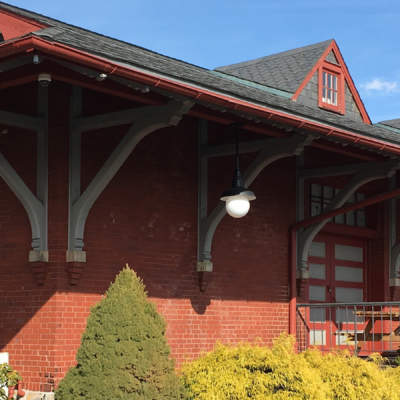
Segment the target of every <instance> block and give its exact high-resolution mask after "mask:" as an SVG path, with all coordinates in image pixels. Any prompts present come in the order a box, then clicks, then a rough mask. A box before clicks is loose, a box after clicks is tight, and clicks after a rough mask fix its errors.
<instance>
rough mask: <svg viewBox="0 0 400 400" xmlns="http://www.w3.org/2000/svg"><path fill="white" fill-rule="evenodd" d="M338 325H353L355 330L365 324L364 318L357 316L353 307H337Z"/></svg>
mask: <svg viewBox="0 0 400 400" xmlns="http://www.w3.org/2000/svg"><path fill="white" fill-rule="evenodd" d="M335 312H336V323H337V324H342V323H344V322H347V323H349V324H351V323H353V326H352V327H353V328H354V327H356V325H357V324H360V323H363V322H364V318H363V317H360V316H358V315H356V314H355V310H354V307H353V306H348V307H336V308H335Z"/></svg>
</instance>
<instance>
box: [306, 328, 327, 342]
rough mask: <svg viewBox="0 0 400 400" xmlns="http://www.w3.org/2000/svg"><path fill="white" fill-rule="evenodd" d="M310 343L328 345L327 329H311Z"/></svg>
mask: <svg viewBox="0 0 400 400" xmlns="http://www.w3.org/2000/svg"><path fill="white" fill-rule="evenodd" d="M310 345H312V346H324V345H326V331H324V330H322V329H318V330H315V329H313V330H310Z"/></svg>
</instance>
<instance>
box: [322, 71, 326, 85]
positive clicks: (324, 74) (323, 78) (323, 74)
mask: <svg viewBox="0 0 400 400" xmlns="http://www.w3.org/2000/svg"><path fill="white" fill-rule="evenodd" d="M322 86H326V72H323V73H322Z"/></svg>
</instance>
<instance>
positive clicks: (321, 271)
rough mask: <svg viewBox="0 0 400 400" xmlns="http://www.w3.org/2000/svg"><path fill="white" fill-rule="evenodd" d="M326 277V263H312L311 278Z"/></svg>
mask: <svg viewBox="0 0 400 400" xmlns="http://www.w3.org/2000/svg"><path fill="white" fill-rule="evenodd" d="M325 277H326V275H325V265H324V264H310V278H314V279H325Z"/></svg>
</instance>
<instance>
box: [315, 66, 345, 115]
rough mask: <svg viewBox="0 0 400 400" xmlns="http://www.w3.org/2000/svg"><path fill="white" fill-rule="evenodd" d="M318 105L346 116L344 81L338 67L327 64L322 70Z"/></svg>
mask: <svg viewBox="0 0 400 400" xmlns="http://www.w3.org/2000/svg"><path fill="white" fill-rule="evenodd" d="M318 105H319V107H321V108H327V109H329V110H332V111H336V112H339V113H341V114H344V105H345V98H344V79H343V75H342V72H341V69H340V68H339V67H337V66H336V65H333V64H332V65H331V64H328V63H326V64H325V65H323V66H322V67H321V68H320V71H319V96H318Z"/></svg>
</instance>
